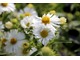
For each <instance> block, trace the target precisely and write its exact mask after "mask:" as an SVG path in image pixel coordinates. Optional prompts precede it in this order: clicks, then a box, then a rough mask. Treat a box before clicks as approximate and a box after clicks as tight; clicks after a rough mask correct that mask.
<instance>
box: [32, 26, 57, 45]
mask: <svg viewBox="0 0 80 60" xmlns="http://www.w3.org/2000/svg"><path fill="white" fill-rule="evenodd" d="M55 32H56V29H55V28H54V27H53V26H52V25H46V26H45V25H38V26H37V27H35V28H34V30H33V34H34V35H35V38H39V42H42V44H43V45H47V43H48V42H49V40H51V39H52V38H54V36H55Z"/></svg>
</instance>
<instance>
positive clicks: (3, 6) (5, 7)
mask: <svg viewBox="0 0 80 60" xmlns="http://www.w3.org/2000/svg"><path fill="white" fill-rule="evenodd" d="M14 10H15V5H14V4H13V3H0V14H1V13H2V12H5V11H7V12H11V11H12V12H13V11H14Z"/></svg>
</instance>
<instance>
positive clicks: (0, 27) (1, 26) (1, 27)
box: [0, 21, 4, 30]
mask: <svg viewBox="0 0 80 60" xmlns="http://www.w3.org/2000/svg"><path fill="white" fill-rule="evenodd" d="M2 29H4V25H3V23H2V21H0V30H2Z"/></svg>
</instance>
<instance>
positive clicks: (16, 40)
mask: <svg viewBox="0 0 80 60" xmlns="http://www.w3.org/2000/svg"><path fill="white" fill-rule="evenodd" d="M6 34H7V35H8V36H7V38H6V39H7V41H6V43H5V44H6V46H5V47H4V49H5V51H6V52H7V53H11V54H14V55H15V54H16V51H17V50H18V49H19V46H20V45H21V44H22V43H23V42H25V41H24V38H25V35H24V33H22V32H18V31H17V30H10V32H7V33H6Z"/></svg>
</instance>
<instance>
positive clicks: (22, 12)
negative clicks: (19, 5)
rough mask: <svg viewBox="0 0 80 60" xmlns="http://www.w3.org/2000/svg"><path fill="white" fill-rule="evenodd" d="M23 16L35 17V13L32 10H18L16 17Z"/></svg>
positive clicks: (26, 8) (28, 8)
mask: <svg viewBox="0 0 80 60" xmlns="http://www.w3.org/2000/svg"><path fill="white" fill-rule="evenodd" d="M22 14H23V15H24V16H37V12H36V10H35V9H34V8H30V7H25V8H24V9H23V10H20V11H19V13H18V15H19V16H20V15H22Z"/></svg>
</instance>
